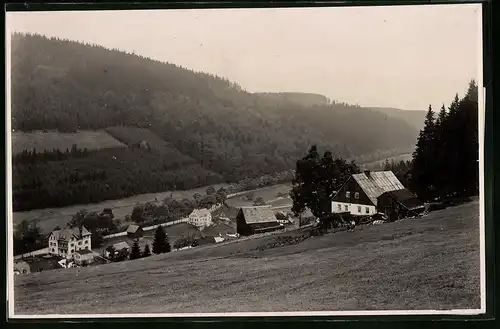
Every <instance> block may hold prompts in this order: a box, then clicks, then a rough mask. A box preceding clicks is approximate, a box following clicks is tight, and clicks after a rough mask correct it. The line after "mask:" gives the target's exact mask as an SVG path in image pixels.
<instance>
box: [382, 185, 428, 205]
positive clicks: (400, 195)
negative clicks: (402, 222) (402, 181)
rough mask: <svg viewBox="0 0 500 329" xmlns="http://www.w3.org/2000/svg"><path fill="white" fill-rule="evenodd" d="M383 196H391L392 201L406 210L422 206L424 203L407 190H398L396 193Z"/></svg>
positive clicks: (392, 192)
mask: <svg viewBox="0 0 500 329" xmlns="http://www.w3.org/2000/svg"><path fill="white" fill-rule="evenodd" d="M384 194H387V195H389V196H391V197H392V198H393V199H394V200H396V201H397V202H399V203H400V204H401V205H403V206H404V207H405V208H407V209H409V210H412V209H415V208H419V207H423V206H424V203H423V202H422V201H420V200H419V199H418V198H417V197H416V196H415V194H413V193H412V192H411V191H410V190H408V189H406V188H404V189H400V190H397V191H390V192H386V193H384ZM384 194H383V195H384ZM381 196H382V195H381Z"/></svg>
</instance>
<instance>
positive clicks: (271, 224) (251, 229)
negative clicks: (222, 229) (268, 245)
mask: <svg viewBox="0 0 500 329" xmlns="http://www.w3.org/2000/svg"><path fill="white" fill-rule="evenodd" d="M281 228H283V226H282V225H281V224H280V223H278V221H277V220H276V216H275V215H274V212H273V211H272V210H271V208H270V207H269V206H258V207H257V206H256V207H242V208H240V210H239V212H238V215H237V217H236V232H237V233H238V234H240V235H252V234H257V233H265V232H270V231H274V230H278V229H281Z"/></svg>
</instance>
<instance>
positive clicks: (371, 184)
mask: <svg viewBox="0 0 500 329" xmlns="http://www.w3.org/2000/svg"><path fill="white" fill-rule="evenodd" d="M404 188H405V187H404V186H403V184H401V182H400V181H399V180H398V179H397V177H396V175H394V173H393V172H392V171H377V172H370V171H368V170H366V171H365V172H363V173H360V174H353V175H352V176H351V177H350V178H349V179H348V180H347V181H346V182H345V183H344V185H343V186H342V187H341V188H340V189H339V191H338V192H337V193H336V194H335V195H334V196H333V200H332V212H333V213H341V212H349V213H351V214H352V215H356V216H370V215H374V214H376V213H377V198H378V197H379V196H380V195H382V194H384V193H386V192H390V191H398V190H402V189H404Z"/></svg>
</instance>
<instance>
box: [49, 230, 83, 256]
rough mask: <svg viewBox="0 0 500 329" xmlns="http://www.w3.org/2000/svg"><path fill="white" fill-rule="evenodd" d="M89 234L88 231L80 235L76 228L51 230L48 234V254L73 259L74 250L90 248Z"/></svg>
mask: <svg viewBox="0 0 500 329" xmlns="http://www.w3.org/2000/svg"><path fill="white" fill-rule="evenodd" d="M85 231H86V230H85ZM90 236H91V235H90V233H89V232H88V231H86V232H85V234H84V235H83V236H82V235H80V234H79V232H78V233H77V229H65V230H57V231H53V232H51V233H50V235H49V254H52V255H58V256H61V257H64V258H66V259H73V257H74V255H75V252H76V251H78V250H84V249H87V250H91V249H92V248H91V247H92V246H91V240H90Z"/></svg>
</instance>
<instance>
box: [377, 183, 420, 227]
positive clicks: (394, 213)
mask: <svg viewBox="0 0 500 329" xmlns="http://www.w3.org/2000/svg"><path fill="white" fill-rule="evenodd" d="M424 208H425V205H424V203H423V202H422V201H420V200H419V199H418V198H417V197H416V196H415V194H413V193H412V192H411V191H410V190H408V189H401V190H396V191H389V192H384V193H382V194H381V195H380V196H379V197H378V198H377V209H378V211H379V212H382V213H384V214H386V215H387V216H388V217H389V220H397V219H399V218H404V217H407V216H411V215H417V214H419V213H420V212H422V211H423V210H424Z"/></svg>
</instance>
